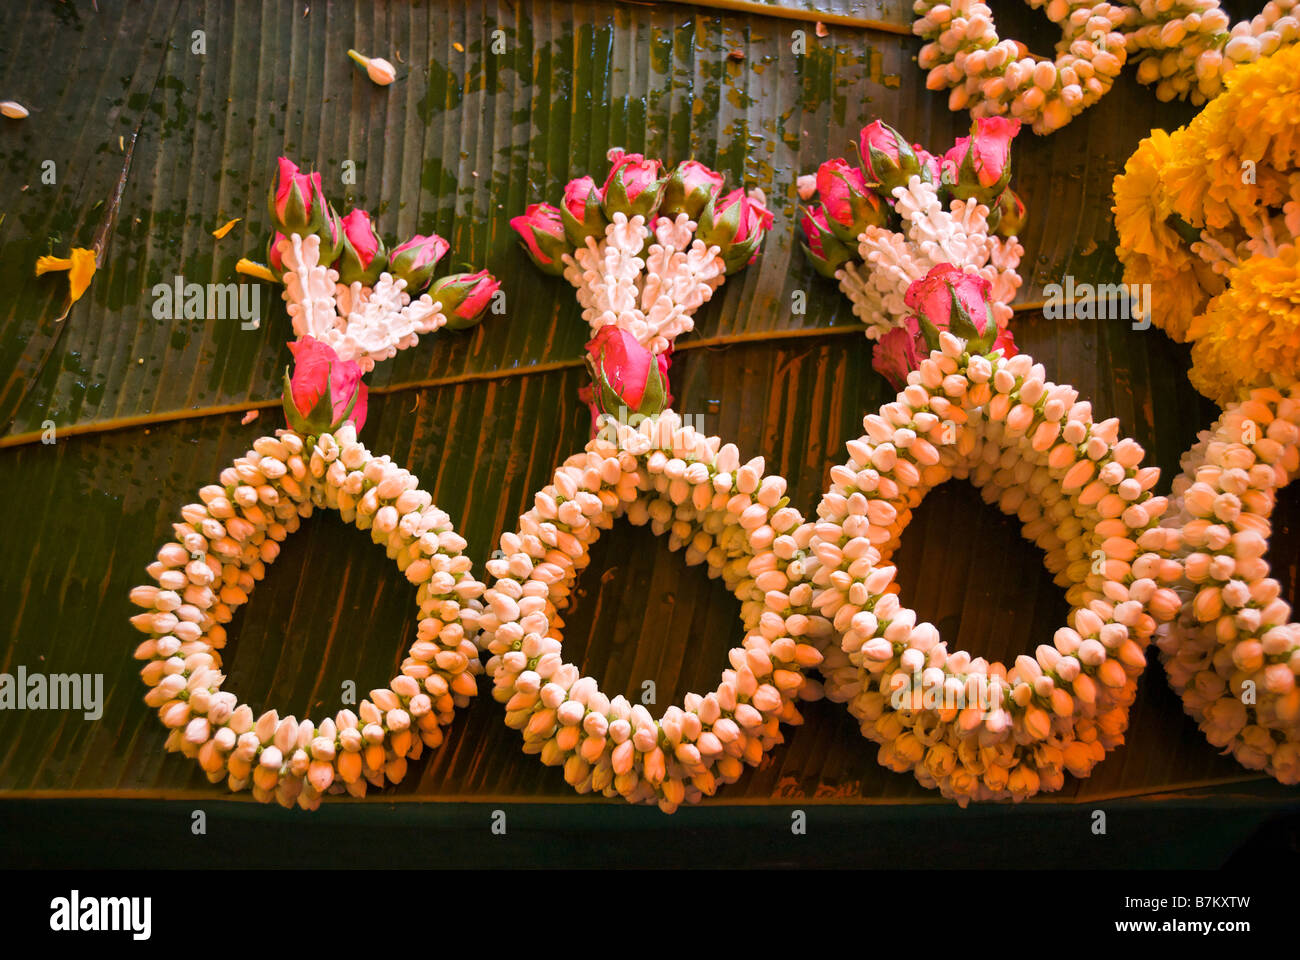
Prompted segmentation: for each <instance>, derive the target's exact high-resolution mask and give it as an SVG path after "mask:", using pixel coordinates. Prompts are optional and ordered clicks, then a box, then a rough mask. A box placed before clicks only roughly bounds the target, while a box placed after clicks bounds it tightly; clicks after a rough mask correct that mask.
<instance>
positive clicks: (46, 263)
mask: <svg viewBox="0 0 1300 960" xmlns="http://www.w3.org/2000/svg"><path fill="white" fill-rule="evenodd" d="M71 269H72V261H71V260H69V259H68V258H67V257H52V256H50V255H49V254H46V255H45V256H43V257H37V258H36V275H37V276H38V277H39V276H40V275H41V274H43V273H49V272H50V271H52V270H71Z"/></svg>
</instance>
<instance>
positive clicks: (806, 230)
mask: <svg viewBox="0 0 1300 960" xmlns="http://www.w3.org/2000/svg"><path fill="white" fill-rule="evenodd" d="M799 229H800V231H801V232H802V234H803V251H804V255H805V256H807V257H808V259H809V261H811V262H812V265H813V268H814V269H815V270H816V271H817V272H818V273H820V274H821V275H822V276H823V277H830V278H831V279H834V277H835V271H836V270H838V269H839V268H840V267H842V266H844V264H845V263H847V262H848V261H849V260H851V259H853V252H852V250H850V249H849V247H847V246H845V245H844V244H843V243H841V242H840V240H839V238H838V237H836V236H835V234H834V232H833V231H832V230H831V228H830V224H829V223H827V220H826V211H825V210H824V209H823V208H822V207H821V206H812V207H808V208H805V209H802V210H801V211H800V216H799Z"/></svg>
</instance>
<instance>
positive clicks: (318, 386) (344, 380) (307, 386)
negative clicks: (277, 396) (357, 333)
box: [282, 337, 367, 437]
mask: <svg viewBox="0 0 1300 960" xmlns="http://www.w3.org/2000/svg"><path fill="white" fill-rule="evenodd" d="M289 349H290V351H292V353H293V376H292V378H291V377H290V376H289V368H288V367H285V370H284V393H283V395H282V403H283V404H284V416H285V419H286V420H287V421H288V424H289V427H290V428H291V429H292V430H294V431H295V432H296V433H299V434H301V435H302V436H304V437H318V436H320V435H321V434H322V433H332V432H333V431H335V430H337V429H338V428H339V427H341V426H343V424H344V423H346V422H347V421H348V420H351V421H352V423H353V425H354V426H355V427H356V428H357V429H358V430H360V429H361V427H362V425H363V424H365V422H366V393H367V391H366V385H365V384H364V383H363V382H362V381H361V368H360V367H359V366H357V363H356V361H355V360H348V361H343V360H340V359H339V357H338V354H336V353H335V352H334V348H333V347H331V346H330V345H329V344H327V343H322V342H321V341H319V340H316V339H315V338H313V337H303V338H302V339H300V340H298V341H296V342H295V343H291V344H289Z"/></svg>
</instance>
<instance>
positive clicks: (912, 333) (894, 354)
mask: <svg viewBox="0 0 1300 960" xmlns="http://www.w3.org/2000/svg"><path fill="white" fill-rule="evenodd" d="M927 356H929V351H927V350H926V349H925V341H924V340H923V339H922V337H921V326H920V324H919V323H917V321H916V318H915V317H908V318H907V320H906V321H904V324H903V326H901V327H895V328H894V329H893V330H890V331H889V332H888V333H886V334H885V335H884V336H883V337H881V338H880V339H879V340H877V341H876V345H875V346H874V347H873V348H872V350H871V368H872V369H873V370H875V371H876V372H877V373H878V374H880V375H881V376H882V377H884V378H885V379H886V380H888V381H889V384H890V386H892V387H893V388H894V389H895V390H902V389H903V388H904V387H906V386H907V375H908V374H909V373H910V372H911V371H913V370H915V369H917V368H918V367H919V366H920V365H921V361H922V360H924V359H925V358H926V357H927Z"/></svg>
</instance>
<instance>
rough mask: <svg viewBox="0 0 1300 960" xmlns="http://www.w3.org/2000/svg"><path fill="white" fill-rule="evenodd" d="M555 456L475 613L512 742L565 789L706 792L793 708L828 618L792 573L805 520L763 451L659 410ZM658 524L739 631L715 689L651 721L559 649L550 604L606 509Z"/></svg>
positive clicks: (566, 587) (678, 798)
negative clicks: (746, 455)
mask: <svg viewBox="0 0 1300 960" xmlns="http://www.w3.org/2000/svg"><path fill="white" fill-rule="evenodd" d="M612 430H613V433H612V435H609V436H607V435H606V434H602V435H600V436H597V437H596V438H595V439H593V440H592V441H591V442H590V443H589V444H587V447H586V449H585V450H584V451H583V452H582V453H580V454H577V455H575V456H572V457H570V458H568V459H567V460H566V461H565V462H564V464H563V465H562V466H561V467H560V468H559V469H557V470H556V472H555V476H554V479H553V481H552V482H551V483H550V484H548V485H547V486H546V487H544V488H543V489H542V490H540V491H539V492H538V493H537V494H536V495H535V497H534V502H535V505H534V506H533V508H532V509H530V510H529V511H528V512H527V513H525V514H524V515H523V516H521V517H520V518H519V530H518V532H516V533H506V534H503V535H502V537H501V553H502V554H503V556H502V557H500V558H497V559H493V560H489V561H488V565H487V566H488V572H489V573H490V574H491V575H492V577H493V578H494V580H493V583H492V586H491V587H490V588H489V589H488V590H487V592H486V593H485V594H484V596H483V599H484V602H485V605H486V607H485V610H484V611H483V614H482V615H481V617H480V618H479V624H480V626H481V627H482V628H483V640H484V642H485V644H486V647H487V650H488V651H489V652H490V653H491V654H492V656H491V658H490V659H489V660H488V661H487V671H488V673H489V674H491V675H492V678H493V691H492V695H493V698H494V699H496V700H497V701H498V702H499V703H502V704H504V705H505V709H506V718H505V719H506V724H507V725H508V726H510V727H513V728H515V729H517V730H520V731H521V732H522V733H523V737H524V752H525V753H532V754H538V755H539V756H540V757H541V760H542V762H543V763H545V764H547V765H548V766H561V767H563V768H564V778H565V780H566V781H567V782H568V783H569V784H571V785H572V786H573V787H574V788H575V789H576V790H577V791H578V792H579V793H587V792H591V791H596V792H600V793H603V794H604V795H605V796H607V797H614V796H622V797H623V798H624V799H626V800H628V801H630V802H632V803H655V804H658V806H659V807H660V809H662V810H663V811H664V812H666V813H672V812H673V811H675V810H676V809H677V808H678V806H679V805H681V804H682V803H695V802H697V801H698V800H700V799H701V798H702V797H705V796H712V795H713V793H714V792H715V791H716V790H717V789H718V787H720V786H722V785H724V784H727V783H732V782H734V781H735V780H736V779H738V778H739V776H740V774H741V772H742V771H743V770H744V767H745V765H750V766H756V765H757V764H758V763H759V762H760V760H761V759H762V758H763V756H764V754H766V753H767V751H768V750H770V749H771V748H772V747H773V746H774V745H776V744H778V743H781V742H782V741H783V737H782V735H781V732H780V724H782V723H791V724H797V723H800V722H802V718H801V717H800V714H799V712H798V710H797V709H796V707H795V699H796V697H797V696H799V694H800V692H801V691H802V690H803V688H804V684H805V680H804V676H803V673H802V670H803V669H804V668H806V667H811V666H814V665H816V664H817V663H818V662H820V660H821V657H822V655H821V653H819V652H818V646H819V645H821V646H825V645H826V644H827V643H828V642H829V638H830V635H831V627H830V623H829V622H828V621H827V620H826V619H824V618H823V617H821V616H819V615H818V614H817V612H816V610H815V609H814V606H813V590H812V587H811V586H810V585H809V584H808V582H807V577H808V576H809V575H810V574H811V573H812V572H813V571H815V570H816V569H817V567H818V565H819V564H818V561H817V558H816V557H815V556H814V555H813V554H812V553H810V552H809V550H808V547H809V543H810V540H811V537H812V533H813V531H812V528H811V527H810V526H809V525H807V524H805V523H804V522H803V518H802V516H800V514H799V512H798V511H797V510H795V509H794V508H793V507H790V506H789V505H788V504H787V498H786V497H785V487H786V484H785V481H784V480H783V479H782V478H780V477H776V476H764V475H763V459H762V458H761V457H757V458H755V459H753V460H751V461H749V462H748V463H744V464H742V463H741V462H740V457H739V454H738V452H737V450H736V448H735V447H734V446H733V445H731V444H726V445H723V444H721V441H720V440H719V439H718V438H717V437H705V436H704V435H703V434H701V433H698V432H696V431H695V430H694V429H693V428H692V427H690V426H681V425H680V420H679V418H678V417H677V416H676V414H674V413H673V412H672V411H670V410H668V411H664V412H663V413H661V414H658V415H656V416H653V417H650V418H647V419H646V420H644V421H642V422H641V423H640V425H639V426H638V427H636V428H633V427H630V426H628V425H627V424H617V425H615V426H613V427H612ZM622 516H626V517H627V519H628V520H630V521H631V522H632V523H634V524H637V525H644V524H647V523H648V524H650V526H651V528H652V529H653V530H654V532H655V533H656V534H659V535H664V534H668V537H669V541H668V545H669V548H670V549H672V550H682V549H684V550H685V553H686V562H687V563H688V564H690V565H696V564H700V563H704V564H706V565H707V567H708V572H709V576H710V577H719V576H720V577H722V578H723V581H724V582H725V583H726V584H727V587H728V589H730V590H731V591H732V592H733V593H734V594H735V595H736V598H737V599H738V600H739V601H740V602H741V621H742V623H743V624H744V626H745V631H746V633H745V639H744V641H743V642H742V644H741V645H740V646H739V647H735V648H733V649H732V650H731V652H730V653H729V654H728V658H727V659H728V661H729V663H730V666H729V667H728V668H727V669H725V670H724V671H723V673H722V680H721V682H720V683H719V685H718V687H717V689H716V690H714V691H712V692H710V693H707V694H704V695H703V696H701V695H699V694H694V693H691V694H687V695H686V697H685V699H684V701H683V704H682V706H681V707H676V706H672V707H669V708H668V709H667V710H666V711H665V712H664V715H663V716H662V717H661V718H659V719H658V720H656V719H655V718H654V717H652V716H651V715H650V712H649V711H648V710H646V709H645V707H643V706H641V705H640V704H631V703H629V702H628V701H627V700H626V699H625V698H623V697H622V696H615V697H613V698H610V697H608V696H606V695H605V694H604V693H602V692H601V691H600V689H599V686H598V684H597V682H596V680H594V679H593V678H591V677H584V676H581V674H580V672H579V670H578V667H577V666H575V665H574V664H571V663H566V662H565V661H564V658H563V648H562V637H561V633H560V626H561V623H560V619H559V613H560V610H562V609H563V607H564V606H565V604H566V603H567V601H568V597H569V595H570V592H571V590H572V587H573V583H574V580H575V579H576V578H577V575H578V573H579V572H580V571H581V570H582V569H583V568H584V567H585V566H586V565H587V562H588V559H589V556H590V553H589V551H590V548H591V545H592V544H593V543H595V542H596V540H597V539H598V538H599V536H600V533H601V531H602V530H606V529H609V528H610V527H611V526H612V525H613V523H614V521H615V520H616V519H618V518H619V517H622Z"/></svg>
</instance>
